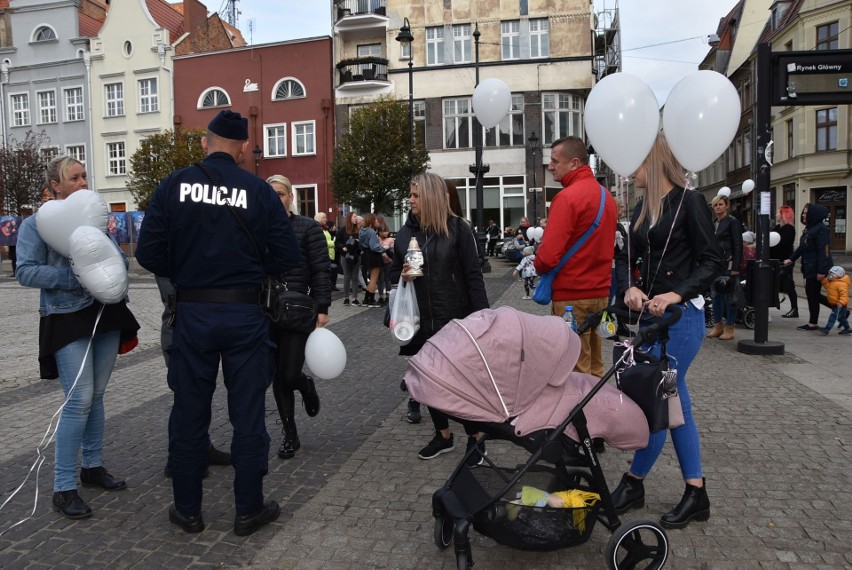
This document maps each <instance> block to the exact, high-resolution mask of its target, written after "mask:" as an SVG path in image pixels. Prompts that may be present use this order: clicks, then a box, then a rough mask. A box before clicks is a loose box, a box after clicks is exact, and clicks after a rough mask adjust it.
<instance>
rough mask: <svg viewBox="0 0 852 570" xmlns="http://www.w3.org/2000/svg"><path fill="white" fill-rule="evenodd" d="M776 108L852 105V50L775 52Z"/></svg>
mask: <svg viewBox="0 0 852 570" xmlns="http://www.w3.org/2000/svg"><path fill="white" fill-rule="evenodd" d="M771 62H772V71H773V73H772V75H773V77H772V104H773V105H784V106H787V105H834V104H845V103H852V87H850V85H849V79H850V77H852V50H850V49H833V50H820V51H784V52H772V55H771Z"/></svg>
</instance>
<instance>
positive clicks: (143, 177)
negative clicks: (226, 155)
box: [127, 129, 206, 211]
mask: <svg viewBox="0 0 852 570" xmlns="http://www.w3.org/2000/svg"><path fill="white" fill-rule="evenodd" d="M205 134H206V131H205V130H204V129H192V130H188V131H184V130H181V129H176V130H174V131H172V130H168V131H164V132H162V133H157V134H155V135H151V136H150V137H148V138H147V139H145V140H144V141H142V143H141V144H140V145H139V149H138V150H137V151H136V152H135V153H133V156H131V157H130V171H129V172H128V173H127V176H128V180H127V189H128V190H130V193H131V194H133V199H134V200H136V207H137V209H138V210H143V211H144V210H146V209H147V208H148V202H150V201H151V196H152V195H153V194H154V190H156V189H157V186H158V185H159V184H160V181H161V180H163V179H164V178H166V177H167V176H169V175H170V174H171V173H172V172H174V171H175V170H178V169H181V168H185V167H187V166H189V165H191V164H193V163H195V162H197V161H199V160H202V159H203V158H204V150H203V149H202V148H201V137H202V136H204V135H205Z"/></svg>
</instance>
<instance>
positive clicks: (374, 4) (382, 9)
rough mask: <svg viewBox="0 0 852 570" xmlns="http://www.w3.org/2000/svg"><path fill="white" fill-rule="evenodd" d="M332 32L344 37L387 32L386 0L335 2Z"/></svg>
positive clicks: (345, 0) (342, 0) (341, 0)
mask: <svg viewBox="0 0 852 570" xmlns="http://www.w3.org/2000/svg"><path fill="white" fill-rule="evenodd" d="M335 9H336V11H337V15H336V20H335V22H334V30H335V31H336V32H337V33H339V34H344V35H353V36H357V35H364V34H370V33H374V32H375V31H376V30H379V29H380V30H382V31H384V30H387V27H388V17H387V0H337V2H336V3H335Z"/></svg>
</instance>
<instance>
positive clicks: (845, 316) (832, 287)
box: [819, 265, 852, 335]
mask: <svg viewBox="0 0 852 570" xmlns="http://www.w3.org/2000/svg"><path fill="white" fill-rule="evenodd" d="M822 286H823V287H825V295H826V297H827V298H828V304H829V306H831V307H833V310H832V311H831V314H830V315H829V316H828V323H827V324H826V325H825V328H821V329H819V332H821V333H822V334H826V335H827V334H828V333H829V332H831V329H832V327H833V326H834V321H835V320H837V321H838V323H839V324H838V326H840V327H843V330H841V331H840V334H850V333H852V329H850V328H849V308H848V307H849V276H848V275H846V270H844V269H843V268H842V267H840V266H839V265H835V266H834V267H832V268H831V269H829V270H828V276H826V277H824V278H823V279H822Z"/></svg>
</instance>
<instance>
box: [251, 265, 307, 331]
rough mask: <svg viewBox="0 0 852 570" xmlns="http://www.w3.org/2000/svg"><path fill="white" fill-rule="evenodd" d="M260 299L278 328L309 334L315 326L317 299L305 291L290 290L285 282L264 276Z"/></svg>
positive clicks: (265, 310) (270, 276)
mask: <svg viewBox="0 0 852 570" xmlns="http://www.w3.org/2000/svg"><path fill="white" fill-rule="evenodd" d="M261 299H263V303H262V305H261V308H262V309H263V311H264V312H265V313H266V316H268V317H269V320H270V321H271V322H272V324H273V325H275V327H276V328H277V329H278V330H280V331H283V332H294V333H299V334H310V333H311V332H312V331H313V330H314V329H315V328H316V326H317V312H318V310H319V303H317V300H316V299H314V298H313V297H311V296H310V295H307V294H305V293H299V292H298V291H290V290H289V289H287V283H282V282H281V281H279V280H277V279H275V277H274V276H272V275H266V276H264V278H263V288H262V295H261Z"/></svg>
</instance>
